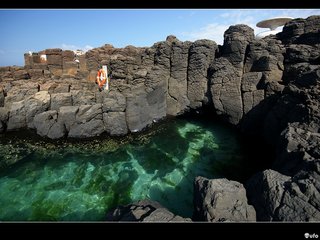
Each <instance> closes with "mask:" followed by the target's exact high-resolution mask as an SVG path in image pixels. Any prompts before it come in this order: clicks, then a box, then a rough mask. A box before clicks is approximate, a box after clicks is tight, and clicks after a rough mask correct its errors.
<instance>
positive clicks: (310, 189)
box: [247, 161, 320, 221]
mask: <svg viewBox="0 0 320 240" xmlns="http://www.w3.org/2000/svg"><path fill="white" fill-rule="evenodd" d="M313 164H314V165H313ZM313 164H310V166H309V168H310V169H308V170H307V171H306V170H302V171H301V172H299V174H297V175H296V176H295V177H289V176H285V175H282V174H280V173H279V172H276V171H273V170H265V171H263V172H260V173H258V174H256V175H255V176H253V177H252V179H251V180H250V181H249V183H248V186H247V190H248V196H249V199H250V202H252V204H253V206H254V207H255V209H256V211H257V220H260V221H319V220H320V211H319V203H320V201H319V197H320V194H319V177H320V175H319V166H320V165H319V161H317V162H314V163H313ZM312 165H313V166H312ZM311 169H312V170H311ZM310 170H311V172H310ZM307 172H308V173H307Z"/></svg>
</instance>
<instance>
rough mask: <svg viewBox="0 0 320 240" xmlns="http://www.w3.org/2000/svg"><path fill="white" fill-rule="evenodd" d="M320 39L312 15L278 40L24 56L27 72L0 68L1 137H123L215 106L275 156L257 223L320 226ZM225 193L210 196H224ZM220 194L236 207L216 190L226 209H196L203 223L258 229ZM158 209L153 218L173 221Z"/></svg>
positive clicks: (242, 32) (241, 38)
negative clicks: (103, 87) (28, 132)
mask: <svg viewBox="0 0 320 240" xmlns="http://www.w3.org/2000/svg"><path fill="white" fill-rule="evenodd" d="M319 29H320V16H311V17H309V18H307V19H294V20H292V21H290V22H288V23H287V24H286V25H285V26H284V28H283V31H282V32H281V33H279V34H277V35H271V36H267V37H265V38H263V39H255V38H254V32H253V29H251V28H250V27H248V26H246V25H241V24H240V25H235V26H231V27H229V29H228V30H227V31H226V32H225V34H224V44H223V46H219V47H218V46H217V45H216V44H215V42H213V41H210V40H198V41H195V42H193V43H192V42H181V41H179V40H178V39H177V38H176V37H175V36H168V37H167V39H166V41H161V42H157V43H155V44H154V45H153V46H152V47H144V48H136V47H133V46H127V47H125V48H114V47H113V46H111V45H108V44H106V45H104V46H102V47H100V48H95V49H92V50H90V51H88V52H86V53H85V54H84V55H80V56H75V55H74V53H73V52H72V51H62V50H61V49H47V50H45V51H41V52H39V53H33V54H32V55H29V54H25V56H24V57H25V67H15V66H11V67H0V132H5V131H13V130H17V129H21V128H35V129H36V130H37V132H38V134H39V135H41V136H46V137H49V138H60V137H64V136H68V137H74V138H86V137H94V136H99V135H100V134H102V133H103V132H107V133H108V134H110V135H125V134H128V133H129V132H138V131H142V130H143V129H145V128H146V127H147V126H150V125H152V123H153V122H156V121H158V120H159V119H162V118H165V117H166V116H169V115H171V116H177V115H179V114H183V113H184V112H186V111H189V110H193V109H198V108H201V107H208V108H209V109H210V108H211V110H212V112H214V113H216V114H217V115H218V116H219V117H221V118H222V119H224V120H225V121H226V122H228V123H231V124H233V125H234V126H236V127H237V128H239V129H240V130H241V131H242V132H244V133H245V134H248V135H260V136H262V137H263V138H264V139H265V140H266V141H267V143H269V144H271V145H272V146H274V148H275V155H276V159H275V160H274V162H273V165H272V168H273V170H268V171H265V172H263V173H260V175H259V174H258V175H256V176H255V177H254V178H252V180H250V181H249V183H248V186H250V187H249V191H248V192H249V198H248V199H249V201H250V202H252V203H253V205H254V206H255V208H256V211H257V218H258V220H268V221H269V220H277V221H278V220H280V221H291V220H297V221H313V220H317V219H319V209H320V207H319V206H320V204H319V203H318V200H317V199H319V198H318V190H319V182H320V179H319V158H320V150H319V145H320V140H319V132H320V111H319V109H320V99H319V94H320V87H319V86H320V84H319V83H320V57H319V54H320V50H319V48H320V30H319ZM43 54H46V56H47V60H43V59H42V58H41V55H43ZM75 59H78V60H79V61H77V62H76V61H74V60H75ZM102 65H107V66H108V70H109V73H110V90H109V91H101V92H100V91H99V90H98V87H97V85H96V84H95V81H96V76H97V70H98V69H99V68H101V66H102ZM270 151H272V150H270ZM270 161H272V159H270ZM13 162H14V161H13ZM207 181H209V180H207ZM215 181H218V180H215ZM219 184H220V183H219ZM219 184H218V185H217V184H216V185H214V186H215V187H216V188H217V189H219V186H220V185H219ZM221 184H222V183H221ZM222 186H225V190H226V191H222V194H224V195H226V196H231V197H228V198H230V199H231V198H235V199H236V198H240V199H241V201H240V202H241V204H240V205H239V204H238V203H240V202H238V203H234V202H230V201H223V202H222V203H221V201H220V200H221V199H220V198H219V196H220V195H219V196H218V195H215V190H212V192H211V193H210V194H212V195H214V196H211V195H210V194H209V195H210V198H212V199H213V200H214V201H213V203H219V204H218V205H217V206H213V205H212V204H213V203H212V202H206V200H204V201H203V202H204V203H205V204H204V205H203V206H202V205H201V204H202V203H201V204H200V203H199V201H200V200H199V199H198V200H197V204H200V205H197V208H198V210H197V211H198V212H197V214H198V217H199V218H201V219H202V220H210V221H211V220H212V221H217V220H219V219H220V220H223V218H224V217H223V215H226V218H225V219H226V220H230V221H244V220H248V219H253V218H252V214H251V213H252V212H251V210H250V208H251V207H250V206H249V205H246V201H245V194H243V190H242V187H241V186H240V185H238V184H237V183H234V182H233V183H230V182H223V184H222ZM256 188H258V190H254V189H256ZM234 189H239V194H240V195H237V194H236V192H235V191H233V190H234ZM229 190H230V191H229ZM219 191H220V190H219ZM228 191H229V192H228ZM199 194H200V195H201V194H202V192H201V193H199ZM200 195H199V196H200ZM199 196H198V197H199ZM227 206H228V207H229V210H230V209H232V208H233V207H235V209H236V211H233V212H232V211H229V210H228V207H227ZM238 207H240V208H238ZM202 208H203V209H202ZM204 208H208V209H209V208H210V209H211V210H210V211H211V212H210V211H209V210H208V212H207V213H204V211H207V210H204ZM139 211H140V210H139ZM159 211H160V210H155V211H153V212H154V213H153V215H148V216H150V219H152V216H153V217H155V218H157V219H163V220H164V219H171V217H172V216H171V215H170V214H169V213H164V212H161V211H162V210H161V211H160V212H159ZM159 214H160V215H159ZM159 216H161V217H159Z"/></svg>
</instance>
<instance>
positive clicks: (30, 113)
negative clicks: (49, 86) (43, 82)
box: [25, 91, 51, 128]
mask: <svg viewBox="0 0 320 240" xmlns="http://www.w3.org/2000/svg"><path fill="white" fill-rule="evenodd" d="M50 100H51V97H50V94H49V93H48V92H47V91H40V92H37V93H36V94H34V95H33V96H31V97H30V98H29V99H27V100H26V103H25V110H26V121H27V125H28V128H34V125H33V118H34V116H35V115H37V114H39V113H42V112H45V111H47V110H48V109H49V106H50Z"/></svg>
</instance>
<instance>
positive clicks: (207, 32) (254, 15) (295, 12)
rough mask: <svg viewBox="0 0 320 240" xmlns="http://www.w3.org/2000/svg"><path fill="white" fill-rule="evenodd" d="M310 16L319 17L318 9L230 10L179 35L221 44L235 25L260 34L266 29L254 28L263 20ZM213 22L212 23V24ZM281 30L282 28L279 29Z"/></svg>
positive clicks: (191, 39)
mask: <svg viewBox="0 0 320 240" xmlns="http://www.w3.org/2000/svg"><path fill="white" fill-rule="evenodd" d="M311 15H320V10H319V9H301V10H300V9H270V10H269V9H262V10H261V9H259V10H258V9H250V10H247V9H239V10H230V11H229V12H225V13H222V14H219V15H218V16H215V17H213V20H212V21H211V23H208V24H207V25H205V26H203V27H201V28H200V29H197V30H192V31H189V32H182V33H181V35H182V36H183V38H186V40H190V41H195V40H197V39H211V40H213V41H215V42H216V43H217V44H221V45H222V44H223V34H224V32H225V31H226V30H227V29H228V28H229V27H230V26H231V25H236V24H246V25H248V26H249V27H251V28H253V30H254V33H255V34H257V33H260V32H263V31H265V30H267V29H261V28H258V27H256V24H257V23H258V22H259V21H261V20H264V19H268V18H273V17H280V16H288V17H293V18H306V17H308V16H311ZM213 21H214V22H213ZM279 29H282V28H279Z"/></svg>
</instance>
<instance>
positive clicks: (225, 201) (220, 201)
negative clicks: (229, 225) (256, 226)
mask: <svg viewBox="0 0 320 240" xmlns="http://www.w3.org/2000/svg"><path fill="white" fill-rule="evenodd" d="M193 220H196V221H209V222H225V221H228V222H230V221H232V222H239V221H255V220H256V212H255V210H254V208H253V207H252V206H251V205H248V203H247V197H246V190H245V188H244V187H243V185H242V184H241V183H238V182H235V181H229V180H227V179H225V178H223V179H213V180H209V179H207V178H204V177H196V179H195V182H194V214H193Z"/></svg>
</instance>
